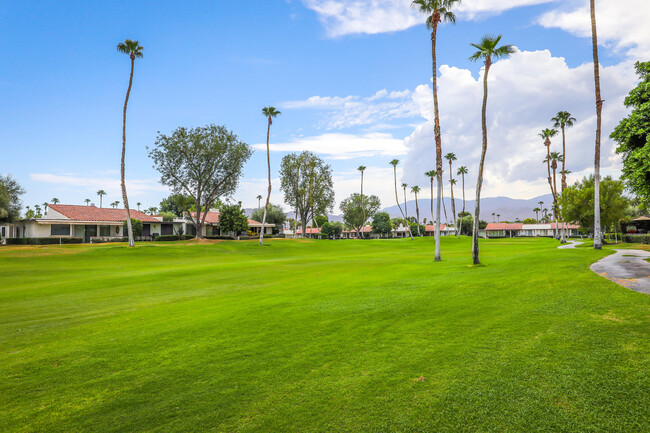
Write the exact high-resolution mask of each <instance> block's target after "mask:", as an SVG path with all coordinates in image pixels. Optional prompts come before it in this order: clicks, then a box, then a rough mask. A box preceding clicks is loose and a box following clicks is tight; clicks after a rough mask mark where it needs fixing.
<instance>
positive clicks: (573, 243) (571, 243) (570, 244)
mask: <svg viewBox="0 0 650 433" xmlns="http://www.w3.org/2000/svg"><path fill="white" fill-rule="evenodd" d="M567 242H568V243H566V244H564V245H560V246H559V247H558V248H559V249H561V250H566V249H569V248H575V247H577V246H578V245H580V244H584V242H578V241H567Z"/></svg>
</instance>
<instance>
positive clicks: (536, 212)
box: [533, 207, 541, 224]
mask: <svg viewBox="0 0 650 433" xmlns="http://www.w3.org/2000/svg"><path fill="white" fill-rule="evenodd" d="M539 211H541V209H540V208H538V207H536V208H535V209H533V212H535V221H537V224H539Z"/></svg>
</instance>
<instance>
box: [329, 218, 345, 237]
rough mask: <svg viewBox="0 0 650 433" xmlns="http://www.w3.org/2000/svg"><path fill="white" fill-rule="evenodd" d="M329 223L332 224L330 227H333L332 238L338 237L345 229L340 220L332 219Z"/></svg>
mask: <svg viewBox="0 0 650 433" xmlns="http://www.w3.org/2000/svg"><path fill="white" fill-rule="evenodd" d="M330 224H332V227H333V228H334V239H336V238H340V237H341V234H342V233H343V230H344V229H345V226H344V225H343V223H342V222H341V221H334V222H333V223H330Z"/></svg>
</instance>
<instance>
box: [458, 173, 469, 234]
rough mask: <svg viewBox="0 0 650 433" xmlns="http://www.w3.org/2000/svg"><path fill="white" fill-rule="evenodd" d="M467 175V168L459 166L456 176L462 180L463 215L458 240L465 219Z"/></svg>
mask: <svg viewBox="0 0 650 433" xmlns="http://www.w3.org/2000/svg"><path fill="white" fill-rule="evenodd" d="M467 173H468V170H467V167H466V166H464V165H463V166H461V167H459V168H458V173H457V175H458V176H461V178H462V188H463V213H462V214H461V215H463V216H462V217H460V223H459V224H460V227H458V238H460V231H461V230H462V229H463V218H465V175H466V174H467Z"/></svg>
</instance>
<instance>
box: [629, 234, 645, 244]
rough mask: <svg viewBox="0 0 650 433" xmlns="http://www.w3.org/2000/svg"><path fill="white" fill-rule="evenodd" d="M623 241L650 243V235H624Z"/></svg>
mask: <svg viewBox="0 0 650 433" xmlns="http://www.w3.org/2000/svg"><path fill="white" fill-rule="evenodd" d="M623 242H628V243H634V244H650V235H623Z"/></svg>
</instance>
